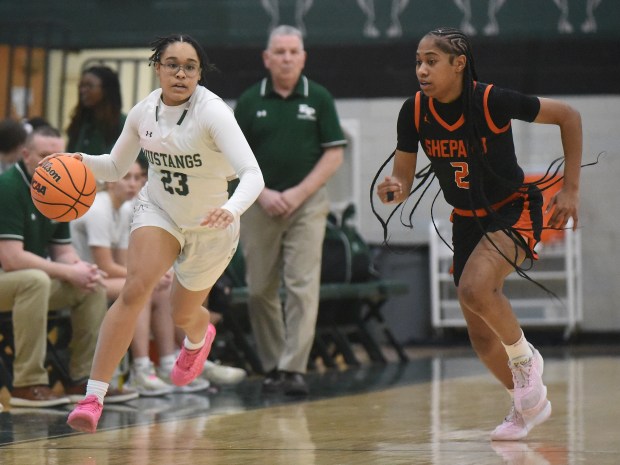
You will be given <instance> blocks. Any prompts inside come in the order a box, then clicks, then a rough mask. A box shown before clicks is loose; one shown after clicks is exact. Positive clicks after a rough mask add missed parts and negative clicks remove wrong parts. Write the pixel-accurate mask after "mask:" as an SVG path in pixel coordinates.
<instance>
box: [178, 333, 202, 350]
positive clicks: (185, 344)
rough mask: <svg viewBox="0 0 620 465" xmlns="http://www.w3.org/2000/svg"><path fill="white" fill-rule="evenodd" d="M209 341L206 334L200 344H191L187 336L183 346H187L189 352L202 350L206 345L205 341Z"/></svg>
mask: <svg viewBox="0 0 620 465" xmlns="http://www.w3.org/2000/svg"><path fill="white" fill-rule="evenodd" d="M206 340H207V335H206V334H205V335H204V337H203V338H202V340H201V341H200V342H197V343H195V344H194V343H193V342H191V341H190V340H189V339H188V338H187V336H185V340H184V341H183V345H184V346H185V348H186V349H187V350H198V349H200V348H201V347H202V346H203V345H205V341H206Z"/></svg>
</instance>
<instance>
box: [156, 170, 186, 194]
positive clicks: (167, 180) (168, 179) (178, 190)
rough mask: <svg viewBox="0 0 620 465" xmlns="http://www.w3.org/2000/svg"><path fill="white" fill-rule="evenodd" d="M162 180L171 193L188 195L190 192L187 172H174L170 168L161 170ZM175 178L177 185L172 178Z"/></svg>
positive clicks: (167, 190)
mask: <svg viewBox="0 0 620 465" xmlns="http://www.w3.org/2000/svg"><path fill="white" fill-rule="evenodd" d="M161 174H163V176H162V177H161V182H162V183H163V185H164V189H165V190H166V192H168V193H169V194H179V195H187V194H189V186H188V185H187V175H186V174H185V173H176V172H175V173H172V172H171V171H168V170H161ZM173 177H174V178H175V181H176V186H174V187H173V186H172V182H173V180H172V178H173Z"/></svg>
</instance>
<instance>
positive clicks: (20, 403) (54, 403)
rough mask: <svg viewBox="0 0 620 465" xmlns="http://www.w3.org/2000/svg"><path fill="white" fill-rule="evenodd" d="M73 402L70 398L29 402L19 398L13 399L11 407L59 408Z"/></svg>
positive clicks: (10, 402) (10, 403)
mask: <svg viewBox="0 0 620 465" xmlns="http://www.w3.org/2000/svg"><path fill="white" fill-rule="evenodd" d="M70 403H71V400H70V399H69V398H68V397H61V398H59V399H55V400H28V399H20V398H19V397H12V398H11V400H10V401H9V405H11V407H33V408H42V407H58V406H60V405H67V404H70Z"/></svg>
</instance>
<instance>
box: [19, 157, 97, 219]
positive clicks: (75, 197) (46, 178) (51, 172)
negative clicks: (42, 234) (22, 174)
mask: <svg viewBox="0 0 620 465" xmlns="http://www.w3.org/2000/svg"><path fill="white" fill-rule="evenodd" d="M96 193H97V183H96V182H95V176H94V175H93V173H92V171H91V170H90V169H88V167H87V166H86V165H85V164H84V163H82V162H81V161H80V160H78V159H77V158H73V157H69V156H67V155H60V156H58V157H55V158H50V159H49V160H48V161H46V162H45V163H43V164H42V165H39V166H38V167H37V169H36V170H35V172H34V174H33V176H32V182H31V183H30V195H31V196H32V201H33V202H34V205H35V207H37V209H38V210H39V211H40V212H41V213H42V214H43V215H45V216H46V217H47V218H49V219H50V220H56V221H61V222H67V221H71V220H75V219H77V218H79V217H80V216H82V215H83V214H84V213H86V212H87V211H88V209H89V208H90V206H91V205H92V204H93V201H94V200H95V194H96Z"/></svg>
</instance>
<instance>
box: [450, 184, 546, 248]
mask: <svg viewBox="0 0 620 465" xmlns="http://www.w3.org/2000/svg"><path fill="white" fill-rule="evenodd" d="M519 198H523V199H524V201H523V210H522V211H521V216H519V219H518V220H517V221H516V223H515V224H513V225H512V228H513V229H514V230H515V231H516V232H517V233H518V234H519V235H520V236H521V237H522V238H523V240H524V241H525V243H526V244H527V246H528V248H529V249H530V252H531V254H532V258H534V260H538V253H536V251H535V250H534V247H536V244H538V240H536V238H535V237H534V230H533V229H534V227H533V222H532V215H531V212H530V200H529V198H528V196H527V194H526V193H525V192H515V193H513V194H511V195H509V196H508V197H506V198H505V199H504V200H502V201H500V202H497V203H495V204H493V205H491V209H492V210H495V211H497V210H498V209H499V208H501V207H503V206H504V205H506V204H508V203H510V202H512V201H513V200H516V199H519ZM474 212H475V213H476V215H475V216H477V217H484V216H487V215H488V212H487V211H486V210H485V209H484V208H478V209H476V210H463V209H460V208H455V209H453V210H452V214H451V215H450V221H452V220H453V218H452V215H455V214H456V215H459V216H465V217H468V218H473V217H474Z"/></svg>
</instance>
